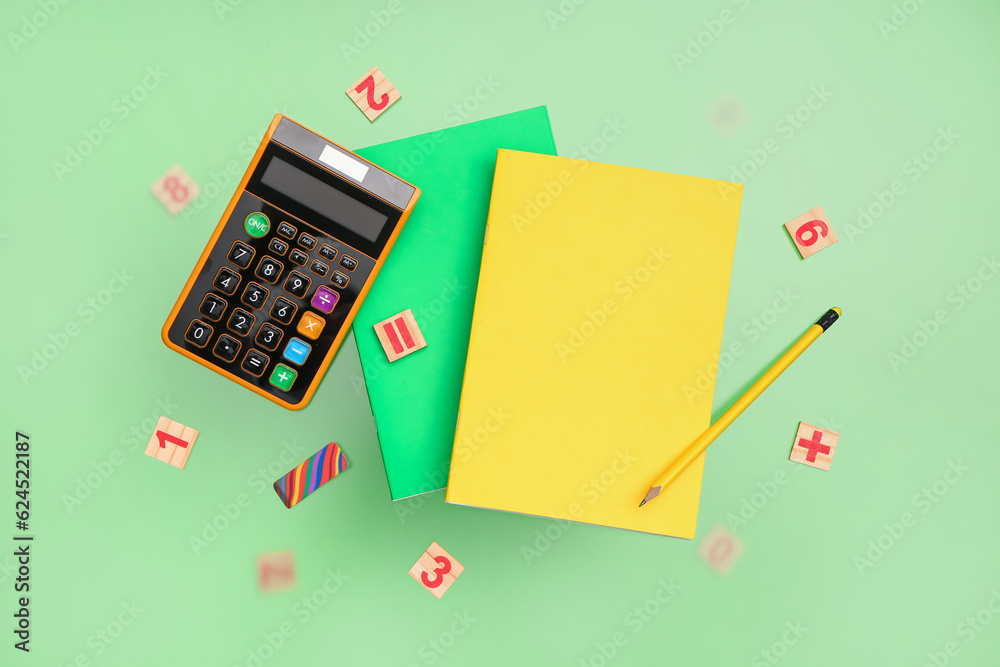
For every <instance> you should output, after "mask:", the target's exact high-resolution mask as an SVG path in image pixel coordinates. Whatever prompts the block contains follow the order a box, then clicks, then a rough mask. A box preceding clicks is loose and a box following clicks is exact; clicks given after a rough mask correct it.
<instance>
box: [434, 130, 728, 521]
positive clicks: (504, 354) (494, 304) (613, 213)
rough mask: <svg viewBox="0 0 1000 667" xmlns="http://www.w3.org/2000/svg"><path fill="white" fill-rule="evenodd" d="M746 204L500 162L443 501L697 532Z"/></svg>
mask: <svg viewBox="0 0 1000 667" xmlns="http://www.w3.org/2000/svg"><path fill="white" fill-rule="evenodd" d="M742 193H743V189H742V186H741V185H738V184H734V183H726V182H722V181H713V180H709V179H704V178H695V177H691V176H678V175H675V174H666V173H661V172H655V171H648V170H644V169H633V168H629V167H619V166H614V165H606V164H599V163H596V162H584V161H581V160H571V159H568V158H560V157H552V156H547V155H538V154H535V153H524V152H520V151H511V150H501V151H499V153H498V156H497V166H496V175H495V177H494V181H493V194H492V198H491V201H490V210H489V218H488V228H487V234H486V242H485V245H484V247H483V262H482V268H481V270H480V274H479V288H478V292H477V293H476V305H475V311H474V314H473V319H472V334H471V340H470V343H469V355H468V359H467V361H466V367H465V379H464V383H463V386H462V398H461V403H460V405H459V418H458V426H457V428H456V432H455V445H454V448H453V451H452V458H451V477H450V479H449V482H448V493H447V501H448V502H450V503H456V504H462V505H472V506H476V507H485V508H491V509H497V510H505V511H510V512H520V513H524V514H533V515H538V516H544V517H552V518H560V519H568V520H573V521H581V522H584V523H592V524H599V525H604V526H614V527H617V528H628V529H631V530H638V531H644V532H649V533H657V534H661V535H673V536H677V537H685V538H693V537H694V531H695V524H696V521H697V516H698V498H699V494H700V491H701V477H702V468H703V464H704V460H703V459H699V460H698V461H697V462H696V463H695V464H693V465H691V466H690V467H689V468H688V470H687V471H686V472H685V473H684V474H683V476H682V477H681V478H680V479H679V480H678V481H677V482H675V483H674V484H673V485H672V486H670V487H669V488H668V489H666V490H665V491H664V492H663V494H662V495H661V496H660V497H659V498H658V499H657V500H656V502H655V503H649V504H648V505H647V506H646V507H643V508H642V509H640V508H639V501H640V500H641V499H642V497H643V495H644V494H645V493H646V491H647V490H648V489H649V484H650V481H651V480H652V479H653V478H654V477H655V476H656V475H657V474H658V473H659V472H661V470H662V469H663V468H664V467H665V466H666V465H667V464H668V463H669V462H670V461H671V459H672V457H674V456H676V455H677V454H678V453H679V452H680V451H681V450H682V449H683V448H684V447H685V446H686V445H688V444H689V443H690V442H691V441H692V440H693V439H694V438H696V437H697V436H698V435H699V434H700V433H701V432H702V431H703V430H705V428H707V427H708V425H709V420H710V417H711V410H712V396H713V393H714V384H713V386H712V387H708V388H707V390H703V391H699V390H694V387H695V382H696V381H697V380H698V372H699V370H705V369H708V367H709V366H710V365H711V364H713V363H716V362H718V358H719V349H720V347H721V344H722V328H723V323H724V320H725V313H726V296H727V293H728V291H729V276H730V273H731V271H732V262H733V252H734V250H735V245H736V228H737V224H738V222H739V210H740V200H741V198H742ZM702 377H703V378H704V375H703V376H702ZM685 385H687V386H688V388H689V390H688V391H687V392H685V391H684V388H685ZM704 386H705V385H704V382H703V381H702V384H701V385H700V387H704ZM692 390H693V391H692Z"/></svg>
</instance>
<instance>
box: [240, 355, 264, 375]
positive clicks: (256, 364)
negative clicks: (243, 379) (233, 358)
mask: <svg viewBox="0 0 1000 667" xmlns="http://www.w3.org/2000/svg"><path fill="white" fill-rule="evenodd" d="M268 361H269V359H268V358H267V355H266V354H262V353H260V352H258V351H257V350H250V351H249V352H247V356H245V357H243V363H242V364H240V367H241V368H242V369H243V370H245V371H246V372H247V373H249V374H250V375H252V376H254V377H258V378H259V377H260V376H261V375H263V374H264V371H265V370H267V362H268Z"/></svg>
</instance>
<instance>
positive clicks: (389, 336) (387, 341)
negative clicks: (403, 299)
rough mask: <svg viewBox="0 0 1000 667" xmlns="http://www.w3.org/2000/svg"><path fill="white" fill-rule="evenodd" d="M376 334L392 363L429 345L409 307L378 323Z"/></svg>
mask: <svg viewBox="0 0 1000 667" xmlns="http://www.w3.org/2000/svg"><path fill="white" fill-rule="evenodd" d="M375 334H376V335H377V336H378V341H379V342H380V343H382V349H383V350H385V356H387V357H388V358H389V362H390V363H391V362H393V361H396V360H397V359H399V358H400V357H405V356H406V355H408V354H410V353H411V352H416V351H417V350H419V349H420V348H422V347H427V341H425V340H424V335H423V334H422V333H420V327H418V326H417V321H416V320H415V319H413V311H411V310H410V309H409V308H407V309H406V310H404V311H403V312H401V313H399V314H398V315H393V316H392V317H390V318H389V319H386V320H382V321H381V322H379V323H378V324H376V325H375Z"/></svg>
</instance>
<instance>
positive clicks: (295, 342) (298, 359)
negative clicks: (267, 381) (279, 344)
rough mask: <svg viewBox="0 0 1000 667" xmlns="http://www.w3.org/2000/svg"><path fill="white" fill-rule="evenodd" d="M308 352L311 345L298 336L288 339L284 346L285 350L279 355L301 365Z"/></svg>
mask: <svg viewBox="0 0 1000 667" xmlns="http://www.w3.org/2000/svg"><path fill="white" fill-rule="evenodd" d="M310 352H312V345H310V344H309V343H307V342H305V341H304V340H301V339H299V338H293V339H291V340H290V341H288V345H286V346H285V351H284V352H282V353H281V356H283V357H284V358H285V359H287V360H288V361H290V362H292V363H293V364H295V365H296V366H301V365H302V364H304V363H305V361H306V357H308V356H309V353H310Z"/></svg>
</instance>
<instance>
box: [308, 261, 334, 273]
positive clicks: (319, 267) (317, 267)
mask: <svg viewBox="0 0 1000 667" xmlns="http://www.w3.org/2000/svg"><path fill="white" fill-rule="evenodd" d="M309 270H310V271H312V272H313V273H315V274H316V275H317V276H326V274H327V272H328V271H329V270H330V267H329V266H327V265H326V264H324V263H323V262H321V261H319V260H318V259H317V260H315V261H314V262H313V263H312V264H310V265H309Z"/></svg>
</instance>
